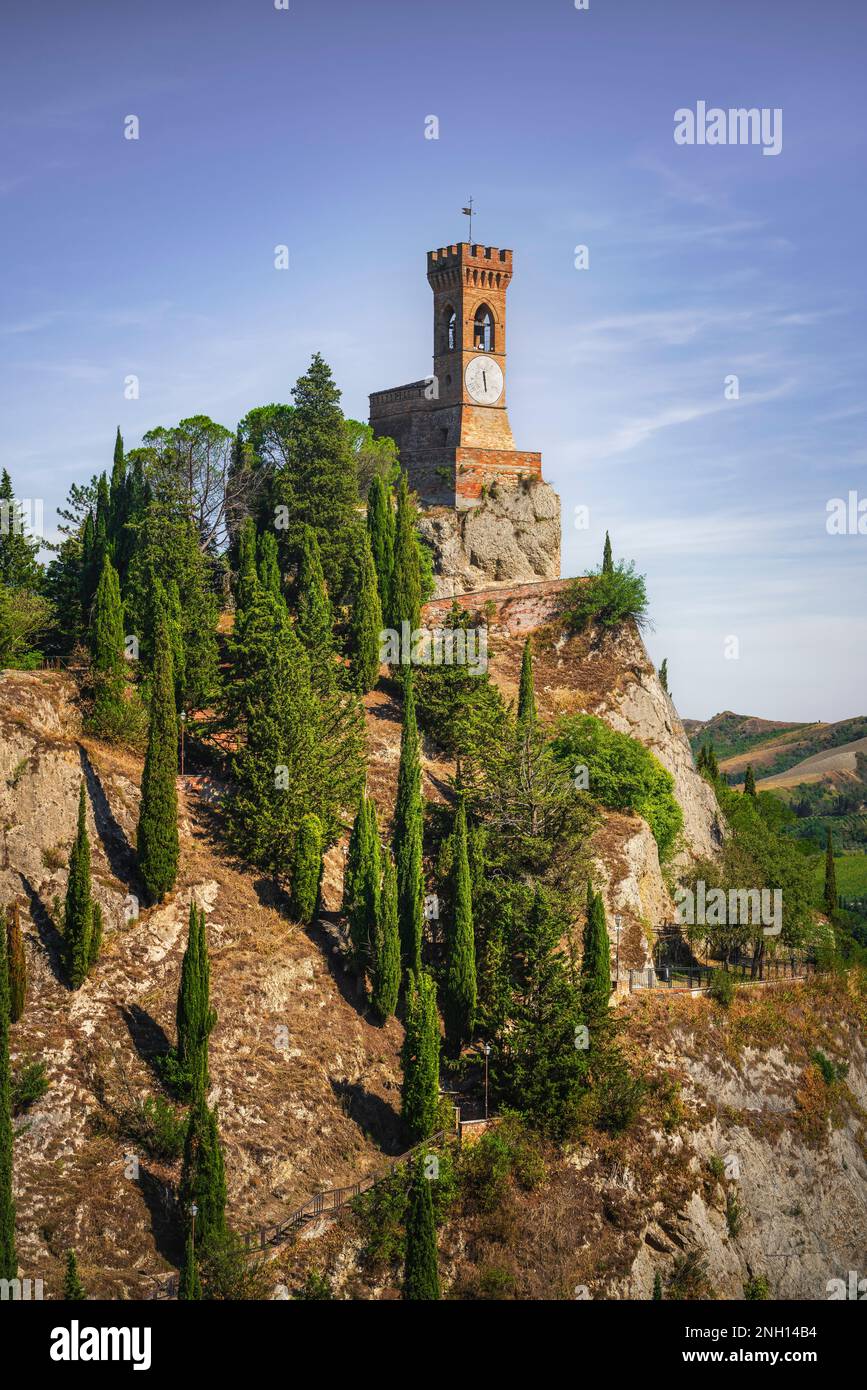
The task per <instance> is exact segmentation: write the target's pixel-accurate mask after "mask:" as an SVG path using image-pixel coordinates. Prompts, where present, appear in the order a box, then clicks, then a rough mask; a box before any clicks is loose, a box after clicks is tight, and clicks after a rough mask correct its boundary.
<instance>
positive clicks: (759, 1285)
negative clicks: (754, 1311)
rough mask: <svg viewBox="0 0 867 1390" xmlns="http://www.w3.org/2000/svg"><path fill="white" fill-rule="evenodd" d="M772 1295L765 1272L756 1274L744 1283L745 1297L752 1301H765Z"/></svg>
mask: <svg viewBox="0 0 867 1390" xmlns="http://www.w3.org/2000/svg"><path fill="white" fill-rule="evenodd" d="M770 1296H771V1286H770V1284H769V1283H768V1281H767V1279H766V1278H765V1276H764V1274H754V1275H753V1276H752V1278H751V1279H748V1280H747V1282H746V1283H745V1284H744V1298H746V1299H748V1300H750V1301H752V1302H764V1301H765V1300H766V1299H768V1298H770Z"/></svg>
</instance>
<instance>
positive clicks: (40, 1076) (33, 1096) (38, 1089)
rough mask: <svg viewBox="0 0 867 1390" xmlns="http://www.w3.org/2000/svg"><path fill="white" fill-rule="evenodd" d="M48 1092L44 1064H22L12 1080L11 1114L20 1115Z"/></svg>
mask: <svg viewBox="0 0 867 1390" xmlns="http://www.w3.org/2000/svg"><path fill="white" fill-rule="evenodd" d="M47 1090H48V1078H47V1077H46V1075H45V1063H44V1062H24V1063H23V1064H22V1066H21V1068H20V1070H17V1071H16V1072H15V1075H14V1076H13V1078H12V1114H13V1115H20V1114H22V1112H23V1111H25V1110H26V1109H27V1107H28V1106H30V1105H32V1104H33V1103H34V1101H37V1100H39V1099H40V1098H41V1097H42V1096H44V1095H45V1092H46V1091H47Z"/></svg>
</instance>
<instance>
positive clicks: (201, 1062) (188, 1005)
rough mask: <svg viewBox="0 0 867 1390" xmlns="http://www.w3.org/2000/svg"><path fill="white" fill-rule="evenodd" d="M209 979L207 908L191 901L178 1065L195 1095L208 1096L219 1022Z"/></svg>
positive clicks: (179, 1016)
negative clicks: (213, 1043)
mask: <svg viewBox="0 0 867 1390" xmlns="http://www.w3.org/2000/svg"><path fill="white" fill-rule="evenodd" d="M210 977H211V966H210V959H209V957H208V937H207V930H206V924H205V912H204V908H198V907H197V906H196V904H195V903H194V902H191V903H190V925H189V934H188V936H187V949H186V950H185V952H184V959H183V961H182V963H181V983H180V987H179V989H178V1003H177V1016H176V1017H177V1029H178V1049H177V1051H178V1063H179V1065H180V1066H181V1068H182V1069H183V1071H184V1073H185V1074H186V1076H188V1077H189V1079H190V1088H191V1091H192V1094H193V1096H198V1095H204V1094H206V1092H207V1090H208V1087H209V1085H210V1077H209V1075H208V1039H209V1038H210V1036H211V1033H212V1031H213V1028H214V1024H215V1023H216V1021H217V1015H216V1013H215V1012H214V1010H213V1009H212V1008H211V983H210Z"/></svg>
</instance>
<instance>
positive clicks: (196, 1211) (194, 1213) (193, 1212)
mask: <svg viewBox="0 0 867 1390" xmlns="http://www.w3.org/2000/svg"><path fill="white" fill-rule="evenodd" d="M198 1214H199V1208H198V1207H197V1206H196V1204H195V1202H193V1203H192V1204H191V1205H190V1216H191V1217H192V1218H193V1229H192V1234H191V1238H192V1242H193V1255H195V1253H196V1217H197V1216H198Z"/></svg>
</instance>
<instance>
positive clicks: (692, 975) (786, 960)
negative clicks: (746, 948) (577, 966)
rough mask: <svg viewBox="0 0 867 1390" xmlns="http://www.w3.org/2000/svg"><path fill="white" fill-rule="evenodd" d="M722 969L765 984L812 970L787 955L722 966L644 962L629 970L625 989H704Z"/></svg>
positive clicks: (804, 961)
mask: <svg viewBox="0 0 867 1390" xmlns="http://www.w3.org/2000/svg"><path fill="white" fill-rule="evenodd" d="M720 970H724V971H726V973H727V974H729V975H731V976H732V977H733V978H734V979H735V980H740V981H751V982H752V983H755V982H759V983H767V982H768V981H770V980H803V979H806V977H807V976H808V975H812V974H814V973H815V970H816V963H815V961H812V960H809V959H806V958H803V957H802V958H799V957H798V956H796V955H791V956H787V957H765V958H763V959H762V960H759V961H753V959H752V957H748V958H746V957H745V958H741V959H739V960H733V961H728V962H727V963H726V964H724V965H701V964H699V963H697V962H696V963H694V964H691V965H678V964H668V965H660V966H658V967H655V966H652V965H648V966H645V968H644V969H643V970H630V971H629V992H630V994H634V993H635V992H636V990H640V989H676V990H677V989H679V990H697V989H707V988H708V986H709V984H710V982H711V978H712V977H713V975H715V974H716V973H717V972H718V971H720Z"/></svg>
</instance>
